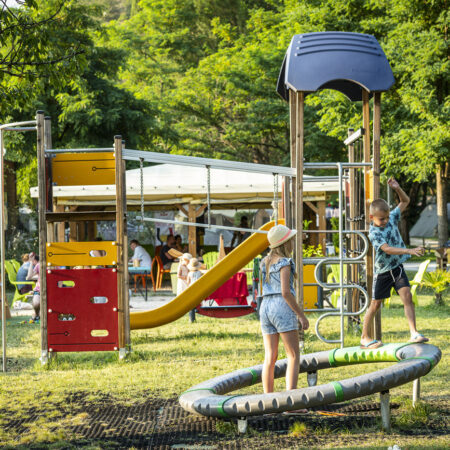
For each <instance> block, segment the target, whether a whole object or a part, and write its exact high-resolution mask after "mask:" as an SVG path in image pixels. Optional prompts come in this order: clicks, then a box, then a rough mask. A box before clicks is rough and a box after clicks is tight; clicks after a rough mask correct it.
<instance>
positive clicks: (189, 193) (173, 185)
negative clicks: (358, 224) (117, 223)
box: [31, 164, 339, 210]
mask: <svg viewBox="0 0 450 450" xmlns="http://www.w3.org/2000/svg"><path fill="white" fill-rule="evenodd" d="M281 178H282V177H279V180H278V194H277V195H278V198H280V196H281V185H282V183H281V181H282V180H281ZM143 182H144V183H143V193H144V204H145V208H146V209H153V210H158V209H177V207H176V205H177V204H204V203H205V202H206V197H207V171H206V169H204V168H201V167H192V166H183V165H176V164H158V165H154V166H150V167H144V169H143ZM126 186H127V204H128V206H129V207H132V206H137V205H140V201H141V200H140V198H141V174H140V169H132V170H127V172H126ZM338 190H339V184H338V181H337V180H332V181H329V178H326V179H324V180H321V179H320V177H310V176H307V175H304V194H303V196H304V201H319V200H322V201H324V200H325V199H326V194H327V193H331V192H338ZM37 195H38V191H37V188H32V189H31V196H32V197H34V198H36V197H37ZM53 198H54V202H55V204H56V205H67V206H80V207H83V206H95V205H97V206H113V205H114V204H115V187H114V186H113V185H92V186H55V187H54V188H53ZM210 198H211V205H212V207H213V208H216V209H220V208H235V207H238V206H240V205H247V208H251V207H252V206H253V207H254V208H260V207H264V206H263V205H265V207H270V204H271V202H272V201H273V198H274V177H273V176H272V175H269V174H264V173H251V172H242V171H233V170H222V169H210Z"/></svg>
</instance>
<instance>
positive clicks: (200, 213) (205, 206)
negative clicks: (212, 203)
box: [195, 203, 208, 217]
mask: <svg viewBox="0 0 450 450" xmlns="http://www.w3.org/2000/svg"><path fill="white" fill-rule="evenodd" d="M207 207H208V205H207V204H206V203H205V204H204V205H202V206H200V208H198V209H197V211H196V212H195V217H199V216H201V215H202V214H203V211H204V210H205V209H206V208H207Z"/></svg>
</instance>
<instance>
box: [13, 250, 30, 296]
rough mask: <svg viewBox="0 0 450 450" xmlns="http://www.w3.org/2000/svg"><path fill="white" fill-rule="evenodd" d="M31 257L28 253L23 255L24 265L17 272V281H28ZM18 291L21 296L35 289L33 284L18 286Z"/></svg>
mask: <svg viewBox="0 0 450 450" xmlns="http://www.w3.org/2000/svg"><path fill="white" fill-rule="evenodd" d="M30 265H31V262H30V255H29V254H28V253H24V254H23V255H22V265H21V266H20V267H19V270H18V271H17V276H16V281H26V279H27V275H28V268H29V267H30ZM17 289H18V290H19V292H20V293H21V294H26V293H27V292H30V291H31V290H32V289H33V286H32V285H31V284H18V285H17Z"/></svg>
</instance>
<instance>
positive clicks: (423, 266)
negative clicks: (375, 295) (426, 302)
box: [384, 259, 431, 308]
mask: <svg viewBox="0 0 450 450" xmlns="http://www.w3.org/2000/svg"><path fill="white" fill-rule="evenodd" d="M430 261H431V260H430V259H427V260H426V261H423V262H422V263H420V266H419V269H418V270H417V273H416V274H415V275H414V278H413V279H412V281H411V282H410V284H411V294H412V301H413V302H414V304H415V305H416V306H417V305H418V304H419V299H418V298H417V293H416V291H417V287H418V286H419V284H420V283H421V282H422V278H423V274H424V273H425V272H426V270H427V267H428V264H430ZM394 294H395V289H394V288H392V289H391V296H390V297H389V298H387V299H386V300H385V301H384V304H385V306H386V307H387V308H389V307H390V305H391V298H392V296H393V295H394Z"/></svg>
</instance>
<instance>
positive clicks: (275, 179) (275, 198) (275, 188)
mask: <svg viewBox="0 0 450 450" xmlns="http://www.w3.org/2000/svg"><path fill="white" fill-rule="evenodd" d="M273 208H274V209H273V213H274V214H273V215H274V219H275V225H278V174H277V173H274V174H273Z"/></svg>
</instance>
